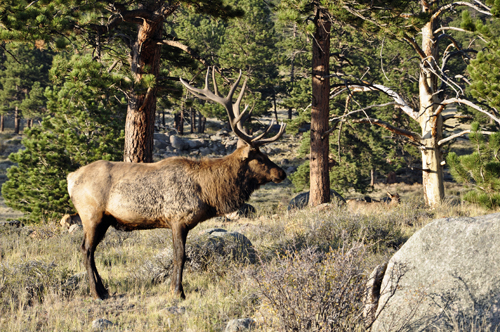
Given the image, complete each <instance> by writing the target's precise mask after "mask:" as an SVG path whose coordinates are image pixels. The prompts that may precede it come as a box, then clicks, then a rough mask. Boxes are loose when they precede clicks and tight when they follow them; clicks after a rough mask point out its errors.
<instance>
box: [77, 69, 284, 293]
mask: <svg viewBox="0 0 500 332" xmlns="http://www.w3.org/2000/svg"><path fill="white" fill-rule="evenodd" d="M209 73H210V69H209V70H207V76H206V79H205V88H204V89H197V88H194V87H192V86H191V85H189V84H188V83H187V82H185V81H184V80H183V79H182V78H181V79H180V81H181V82H182V84H183V85H184V86H186V88H187V89H188V90H189V91H190V92H191V93H192V94H194V95H195V96H197V97H198V98H202V99H204V100H211V101H214V102H217V103H219V104H221V105H222V106H224V108H225V109H226V111H227V113H228V116H229V123H230V125H231V128H232V130H233V132H234V133H235V134H236V135H237V136H238V138H239V142H238V147H237V149H236V150H235V151H234V152H233V153H232V154H230V155H228V156H225V157H223V158H213V159H200V160H196V159H188V158H183V157H170V158H166V159H164V160H161V161H159V162H156V163H151V164H142V163H126V162H109V161H104V160H100V161H96V162H93V163H91V164H89V165H86V166H83V167H81V168H80V169H78V170H77V171H75V172H73V173H70V174H69V175H68V192H69V195H70V198H71V200H72V202H73V205H74V206H75V208H76V210H77V211H78V214H79V215H80V218H81V220H82V225H83V230H84V238H83V243H82V245H81V252H82V253H83V256H84V265H85V268H86V270H87V273H88V277H89V283H90V292H91V294H92V296H93V297H94V298H97V299H104V298H106V297H108V296H109V294H108V291H107V290H106V288H105V286H104V285H103V282H102V280H101V277H100V276H99V273H98V272H97V269H96V265H95V260H94V252H95V250H96V247H97V245H98V244H99V242H100V241H101V240H102V239H103V238H104V235H105V233H106V231H107V229H108V228H109V227H110V226H113V227H114V228H116V229H119V230H124V231H133V230H141V229H153V228H170V229H171V230H172V238H173V254H174V258H173V261H174V264H173V271H172V277H171V284H170V291H171V292H172V293H174V294H175V295H176V296H179V297H181V298H185V294H184V290H183V287H182V273H183V267H184V262H185V259H186V257H185V245H186V238H187V234H188V232H189V230H191V229H192V228H194V227H195V226H196V225H197V224H198V223H200V222H203V221H205V220H207V219H210V218H212V217H215V216H221V215H224V214H226V213H230V212H233V211H235V210H237V209H238V208H239V207H240V206H241V205H242V204H243V203H244V202H245V201H247V200H248V199H249V198H250V195H251V194H252V192H253V191H255V190H256V189H258V188H259V186H261V185H263V184H266V183H268V182H271V181H272V182H275V183H279V182H281V181H283V180H284V179H285V178H286V173H285V172H284V171H283V170H282V169H281V168H280V167H278V166H277V165H276V164H275V163H273V162H272V161H271V160H270V159H269V158H268V157H267V156H266V155H265V154H264V153H262V152H261V151H259V147H260V146H262V145H264V144H266V143H270V142H274V141H276V140H277V139H279V138H280V137H281V136H282V135H283V133H284V130H285V127H286V125H285V124H283V123H281V125H280V129H279V131H278V133H277V134H276V135H275V136H274V137H271V138H263V137H264V135H265V134H266V133H267V132H268V131H269V130H270V128H271V126H272V125H273V122H271V125H270V126H269V128H267V130H266V131H265V132H264V133H263V134H260V135H258V136H256V137H253V136H250V135H248V134H246V132H245V131H244V129H243V127H242V124H241V119H242V116H243V115H244V113H245V111H246V110H247V108H248V107H247V108H245V110H244V111H243V112H241V113H240V103H241V100H242V97H243V94H244V91H245V87H246V82H247V79H245V82H244V83H243V86H242V88H241V91H240V93H239V95H238V98H237V100H236V102H235V103H234V104H233V102H232V97H233V94H234V92H235V90H236V87H237V86H238V84H239V82H240V79H241V71H240V75H239V77H238V79H237V80H236V82H235V83H234V85H233V86H232V87H231V88H230V90H229V93H228V95H227V96H226V97H222V96H220V95H219V93H218V90H217V85H216V82H215V75H214V74H213V85H214V92H211V91H210V90H209V83H208V78H209Z"/></svg>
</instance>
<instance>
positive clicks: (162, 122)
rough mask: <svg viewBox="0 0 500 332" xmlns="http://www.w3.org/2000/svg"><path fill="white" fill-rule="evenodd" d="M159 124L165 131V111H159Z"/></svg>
mask: <svg viewBox="0 0 500 332" xmlns="http://www.w3.org/2000/svg"><path fill="white" fill-rule="evenodd" d="M161 118H162V119H161V124H162V125H163V129H164V130H165V128H166V127H167V126H166V125H165V110H163V111H161Z"/></svg>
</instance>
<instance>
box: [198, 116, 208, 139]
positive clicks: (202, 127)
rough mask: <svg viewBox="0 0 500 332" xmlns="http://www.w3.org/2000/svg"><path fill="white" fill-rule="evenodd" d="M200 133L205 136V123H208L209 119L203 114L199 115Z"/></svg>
mask: <svg viewBox="0 0 500 332" xmlns="http://www.w3.org/2000/svg"><path fill="white" fill-rule="evenodd" d="M198 119H199V123H198V132H199V133H200V134H203V133H204V132H205V123H206V122H207V118H205V117H204V116H203V115H202V114H201V113H199V114H198Z"/></svg>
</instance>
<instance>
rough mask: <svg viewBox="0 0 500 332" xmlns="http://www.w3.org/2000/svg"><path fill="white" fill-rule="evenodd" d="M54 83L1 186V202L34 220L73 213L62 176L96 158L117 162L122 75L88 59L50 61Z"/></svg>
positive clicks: (120, 153) (122, 113) (122, 112)
mask: <svg viewBox="0 0 500 332" xmlns="http://www.w3.org/2000/svg"><path fill="white" fill-rule="evenodd" d="M50 76H51V80H52V82H53V83H54V85H53V86H52V87H51V88H47V90H46V92H45V97H46V98H47V100H48V102H47V109H48V112H49V113H50V116H46V117H45V118H44V119H43V121H42V123H41V126H40V127H39V126H36V127H33V128H32V129H28V130H26V137H25V138H24V139H23V141H22V142H23V145H24V146H25V147H26V149H25V150H20V151H18V152H17V153H13V154H11V155H10V156H9V159H10V160H11V161H13V162H15V163H17V166H13V167H11V168H9V170H8V172H7V176H8V181H7V182H6V183H4V185H3V186H2V195H3V197H4V198H5V200H6V204H7V205H8V206H10V207H12V208H14V209H17V210H20V211H22V212H25V213H26V218H27V219H28V220H30V221H33V222H41V221H48V220H52V219H54V218H56V217H58V216H60V215H61V214H63V213H68V212H70V211H71V210H72V206H71V202H70V200H69V197H68V192H67V182H66V176H67V174H68V173H69V172H71V171H74V170H76V169H78V168H79V167H81V166H83V165H86V164H88V163H90V162H93V161H95V160H100V159H104V160H121V159H122V157H123V126H124V123H125V113H126V107H127V106H126V101H125V97H124V95H123V93H122V92H121V91H120V90H123V89H126V87H127V83H126V80H124V78H123V77H122V76H119V75H115V74H110V73H108V72H107V70H106V67H105V63H100V62H96V61H93V59H92V56H91V55H74V56H72V57H71V59H67V58H66V57H65V56H63V55H58V56H56V57H55V58H54V62H53V65H52V69H51V70H50Z"/></svg>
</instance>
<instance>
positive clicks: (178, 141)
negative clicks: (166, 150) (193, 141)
mask: <svg viewBox="0 0 500 332" xmlns="http://www.w3.org/2000/svg"><path fill="white" fill-rule="evenodd" d="M170 144H172V146H173V147H174V148H175V149H177V150H179V151H182V150H186V149H188V148H189V144H187V143H186V141H185V140H184V139H183V138H180V137H179V136H175V135H172V136H170Z"/></svg>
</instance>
